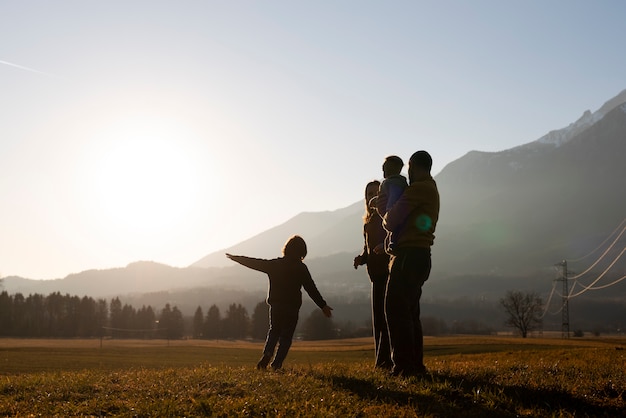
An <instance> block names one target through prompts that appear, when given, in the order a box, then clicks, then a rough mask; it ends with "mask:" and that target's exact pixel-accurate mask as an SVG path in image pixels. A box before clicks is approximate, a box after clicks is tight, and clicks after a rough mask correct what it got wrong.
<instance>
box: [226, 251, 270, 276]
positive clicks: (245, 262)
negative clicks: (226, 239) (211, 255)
mask: <svg viewBox="0 0 626 418" xmlns="http://www.w3.org/2000/svg"><path fill="white" fill-rule="evenodd" d="M226 257H227V258H229V259H231V260H233V261H235V262H237V263H239V264H241V265H242V266H245V267H248V268H250V269H252V270H257V271H262V272H263V273H267V272H268V268H269V260H265V259H262V258H252V257H246V256H245V255H232V254H229V253H226Z"/></svg>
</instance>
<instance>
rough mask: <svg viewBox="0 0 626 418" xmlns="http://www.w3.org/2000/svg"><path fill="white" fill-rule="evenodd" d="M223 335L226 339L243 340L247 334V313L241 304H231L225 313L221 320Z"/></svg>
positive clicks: (248, 323)
mask: <svg viewBox="0 0 626 418" xmlns="http://www.w3.org/2000/svg"><path fill="white" fill-rule="evenodd" d="M223 324H224V328H223V330H224V335H225V336H226V337H227V338H238V339H242V338H245V337H246V335H247V333H248V326H249V325H250V319H249V318H248V311H247V310H246V308H245V307H244V306H243V305H242V304H241V303H239V304H234V303H233V304H231V305H230V306H229V307H228V311H226V317H225V318H224V320H223Z"/></svg>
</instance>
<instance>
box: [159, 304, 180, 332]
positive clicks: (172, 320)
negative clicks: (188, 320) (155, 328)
mask: <svg viewBox="0 0 626 418" xmlns="http://www.w3.org/2000/svg"><path fill="white" fill-rule="evenodd" d="M159 328H161V331H162V333H163V334H164V335H165V337H166V338H167V339H168V340H176V339H180V338H182V337H183V335H184V333H185V322H184V321H183V314H182V312H181V311H180V310H179V309H178V308H177V307H176V306H174V307H173V308H172V307H171V306H170V304H169V303H166V304H165V308H163V310H162V311H161V316H160V317H159Z"/></svg>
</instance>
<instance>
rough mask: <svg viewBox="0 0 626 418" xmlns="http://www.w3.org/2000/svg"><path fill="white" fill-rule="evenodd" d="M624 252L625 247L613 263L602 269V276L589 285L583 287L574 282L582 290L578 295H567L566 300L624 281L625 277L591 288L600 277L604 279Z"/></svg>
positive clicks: (625, 250)
mask: <svg viewBox="0 0 626 418" xmlns="http://www.w3.org/2000/svg"><path fill="white" fill-rule="evenodd" d="M624 252H626V247H624V248H623V249H622V252H621V253H619V255H618V256H617V257H615V260H613V262H612V263H611V264H609V266H608V267H607V268H606V269H604V271H603V272H602V274H600V275H599V276H598V277H597V278H596V279H595V280H594V281H593V282H591V284H590V285H589V286H585V285H583V284H580V283H578V282H576V283H578V284H579V285H580V286H582V287H583V290H581V291H580V292H578V293H574V294H570V295H568V298H575V297H576V296H580V295H582V294H583V293H585V292H586V291H588V290H599V289H606V288H607V287H610V286H613V285H614V284H617V283H619V282H621V281H622V280H624V277H626V276H624V277H621V278H620V279H617V280H615V281H614V282H612V283H608V284H606V285H603V286H599V287H593V285H594V284H596V283H598V282H599V281H600V279H601V278H602V277H604V275H605V274H606V273H607V272H608V271H609V270H610V269H611V267H613V266H614V265H615V263H617V260H619V259H620V257H621V256H622V254H624ZM572 289H573V287H572Z"/></svg>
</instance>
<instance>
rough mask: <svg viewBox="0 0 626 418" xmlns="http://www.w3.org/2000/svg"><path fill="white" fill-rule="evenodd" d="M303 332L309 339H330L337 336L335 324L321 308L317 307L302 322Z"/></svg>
mask: <svg viewBox="0 0 626 418" xmlns="http://www.w3.org/2000/svg"><path fill="white" fill-rule="evenodd" d="M302 332H303V334H304V338H305V339H307V340H330V339H333V338H335V325H334V323H333V321H332V320H330V319H328V318H326V317H325V316H324V313H323V312H322V311H321V310H320V309H315V310H314V311H313V312H311V315H309V317H308V318H307V319H306V320H305V321H304V324H302Z"/></svg>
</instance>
